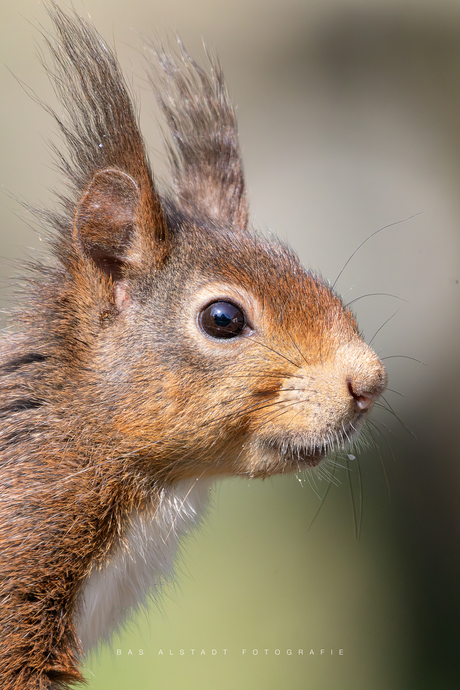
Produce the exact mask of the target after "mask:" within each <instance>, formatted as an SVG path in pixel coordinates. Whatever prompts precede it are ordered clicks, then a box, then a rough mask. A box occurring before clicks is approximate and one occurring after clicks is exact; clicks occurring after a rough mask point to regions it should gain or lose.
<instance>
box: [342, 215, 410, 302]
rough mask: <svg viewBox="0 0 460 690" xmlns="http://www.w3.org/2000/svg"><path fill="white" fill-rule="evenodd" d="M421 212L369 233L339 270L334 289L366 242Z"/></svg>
mask: <svg viewBox="0 0 460 690" xmlns="http://www.w3.org/2000/svg"><path fill="white" fill-rule="evenodd" d="M420 214H421V211H419V212H418V213H414V214H413V215H412V216H408V217H407V218H403V219H402V220H397V221H395V222H394V223H388V225H384V226H383V228H379V229H378V230H376V231H375V232H373V233H372V234H371V235H369V236H368V237H366V239H365V240H363V241H362V242H361V244H359V245H358V246H357V247H356V249H355V251H354V252H353V253H352V254H351V256H350V257H349V258H348V259H347V261H346V262H345V263H344V265H343V268H342V270H341V271H340V272H339V275H338V276H337V278H336V279H335V280H334V282H333V284H332V289H334V288H335V286H336V285H337V282H338V280H339V278H340V276H341V275H342V273H343V272H344V270H345V269H346V267H347V266H348V264H349V263H350V261H351V260H352V258H353V257H354V256H355V254H356V253H357V252H358V251H359V250H360V249H361V247H362V246H363V245H365V244H366V242H369V240H370V239H372V238H373V237H375V235H378V234H379V232H382V231H383V230H387V229H388V228H392V227H394V226H395V225H400V224H401V223H405V222H406V221H408V220H412V218H416V217H417V216H419V215H420Z"/></svg>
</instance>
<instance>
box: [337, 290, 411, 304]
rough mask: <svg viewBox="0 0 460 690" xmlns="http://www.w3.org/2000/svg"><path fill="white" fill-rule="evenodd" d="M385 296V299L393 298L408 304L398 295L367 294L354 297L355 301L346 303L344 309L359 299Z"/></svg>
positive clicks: (385, 293) (383, 293)
mask: <svg viewBox="0 0 460 690" xmlns="http://www.w3.org/2000/svg"><path fill="white" fill-rule="evenodd" d="M379 295H380V296H385V297H394V299H399V300H401V302H406V303H407V304H409V300H407V299H404V298H403V297H399V296H398V295H392V294H391V293H390V292H368V293H367V295H361V296H360V297H355V299H352V300H351V302H347V303H346V305H345V306H346V307H349V306H351V305H352V304H354V303H355V302H358V301H359V300H360V299H364V298H365V297H377V296H379Z"/></svg>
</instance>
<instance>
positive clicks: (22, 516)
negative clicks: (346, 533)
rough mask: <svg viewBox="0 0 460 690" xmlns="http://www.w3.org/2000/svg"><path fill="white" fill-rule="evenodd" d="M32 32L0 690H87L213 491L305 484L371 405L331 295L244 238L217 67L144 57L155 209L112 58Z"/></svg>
mask: <svg viewBox="0 0 460 690" xmlns="http://www.w3.org/2000/svg"><path fill="white" fill-rule="evenodd" d="M48 11H49V12H50V15H51V17H52V20H53V22H54V28H55V34H54V35H53V36H51V37H48V38H47V44H48V49H49V50H50V52H51V55H52V59H53V64H54V67H53V68H52V71H51V73H52V77H53V81H54V86H55V89H56V91H57V94H58V96H59V98H60V100H61V103H62V109H63V115H62V116H60V115H58V114H56V113H54V112H52V111H51V110H50V109H49V110H50V112H51V113H52V115H53V117H54V120H55V122H56V123H57V127H58V128H59V130H60V132H61V134H62V137H63V140H64V142H65V145H66V149H65V152H64V153H62V152H60V153H59V152H58V153H57V157H58V163H59V168H60V171H61V172H62V174H63V176H64V177H65V180H66V183H67V188H66V189H67V191H66V194H65V195H63V196H60V206H59V208H58V210H53V211H46V212H45V211H42V212H40V213H41V218H42V219H43V218H44V219H45V221H46V222H47V223H48V224H49V225H50V226H51V227H52V228H53V232H54V234H53V237H52V239H51V244H52V256H53V259H52V261H48V262H47V263H39V262H36V263H35V264H34V266H33V267H32V272H31V277H30V278H29V279H28V291H27V295H26V299H25V301H24V304H23V305H22V306H21V307H20V308H18V309H17V310H16V311H15V312H14V313H13V314H12V315H11V324H12V325H11V328H10V329H9V330H8V331H6V332H5V333H4V334H3V335H2V338H1V341H0V343H1V344H0V388H1V404H0V453H1V464H0V467H1V508H0V554H1V556H0V558H1V566H0V602H1V605H0V621H1V628H0V629H1V634H0V680H1V683H0V685H1V687H2V688H3V689H4V690H13V689H17V690H19V688H20V689H21V690H39V689H40V690H45V689H52V688H66V687H70V684H72V685H73V684H74V683H75V682H78V681H82V682H83V681H84V678H83V675H82V672H81V659H82V655H83V654H84V653H85V652H87V651H88V650H89V649H91V648H92V647H94V646H95V645H96V644H98V642H99V640H108V639H110V636H111V635H112V633H113V631H114V630H115V629H117V628H118V627H119V626H120V625H122V624H123V622H124V621H125V620H126V619H127V617H128V616H129V615H130V612H132V611H133V609H135V608H136V607H138V606H139V605H140V604H141V603H142V602H143V601H144V600H145V599H146V597H148V595H149V592H151V590H152V588H154V587H158V586H159V585H161V582H162V581H163V580H164V579H165V578H168V577H170V575H171V573H172V569H173V560H174V554H175V552H176V549H177V547H178V542H179V540H180V539H181V536H182V535H184V534H185V533H186V532H187V531H188V530H189V529H190V527H191V526H192V525H194V524H196V523H197V522H198V521H199V519H200V516H201V515H202V514H203V511H204V509H205V506H206V502H207V495H208V491H209V486H210V484H211V483H212V481H214V480H215V479H216V478H219V477H224V476H237V477H246V478H256V477H260V478H265V477H269V476H271V475H275V474H280V473H286V472H298V471H302V470H304V469H308V468H312V467H315V466H317V465H318V464H319V463H320V462H321V461H322V460H323V459H324V458H325V457H326V456H327V455H328V454H329V453H331V452H334V451H337V450H340V449H342V448H344V447H346V446H347V445H348V444H350V443H351V442H352V441H353V439H355V438H356V437H357V435H358V433H359V431H360V429H361V427H362V426H363V424H364V422H365V420H366V418H367V416H368V414H369V412H370V411H371V409H372V406H373V403H374V402H375V400H376V399H377V398H378V397H379V396H380V395H381V394H382V392H383V391H384V390H385V387H386V383H387V374H386V371H385V368H384V366H383V364H382V362H381V361H380V360H379V358H378V357H377V355H376V354H375V353H374V352H373V350H372V349H371V348H370V347H369V346H368V345H367V344H366V343H365V342H364V340H363V337H362V336H361V334H360V331H359V328H358V325H357V322H356V318H355V316H354V315H353V313H352V312H351V310H350V309H349V308H348V307H347V306H345V305H344V303H343V302H342V300H341V299H340V297H339V296H338V295H337V294H336V293H335V291H334V290H333V289H332V288H331V287H330V285H329V284H328V283H327V282H326V281H325V280H324V279H323V278H321V277H320V276H318V275H315V274H314V273H313V272H312V271H310V270H307V269H305V268H303V267H302V265H301V263H300V261H299V259H298V258H297V256H296V255H295V253H294V252H293V251H292V250H291V249H289V248H288V247H287V246H285V245H284V244H283V243H281V242H280V241H277V240H275V239H273V238H271V239H266V238H264V237H263V236H261V235H260V234H258V233H257V232H255V231H254V230H253V229H251V227H250V224H249V211H248V201H247V194H246V188H245V183H244V177H243V167H242V162H241V158H240V151H239V145H238V139H237V126H236V119H235V113H234V110H233V107H232V105H231V102H230V99H229V95H228V91H227V88H226V85H225V82H224V80H223V76H222V71H221V68H220V66H219V64H218V62H217V60H216V59H215V58H210V60H211V69H210V70H209V73H208V72H206V71H204V70H203V69H202V68H201V67H199V66H198V65H197V64H195V62H194V61H193V60H192V59H191V58H190V57H189V56H188V54H187V53H186V52H185V49H183V48H181V51H180V53H181V54H180V55H179V57H174V56H170V55H167V54H165V53H164V52H163V51H161V50H160V51H159V53H158V59H159V67H158V66H157V68H156V70H155V72H154V76H152V83H153V84H154V86H155V89H156V90H158V91H159V102H160V105H161V109H162V112H163V114H164V116H165V119H166V122H167V124H168V127H169V131H170V139H169V143H167V150H168V157H169V162H170V168H171V177H172V185H171V188H170V189H169V190H166V191H165V192H162V193H161V194H160V193H159V191H158V189H157V187H156V186H155V183H154V181H153V177H152V172H151V168H150V165H149V162H148V159H147V154H146V146H145V144H144V141H143V138H142V135H141V133H140V131H139V127H138V119H137V113H136V111H135V109H134V107H133V104H132V101H131V98H130V95H129V89H128V88H127V85H126V82H125V81H124V79H123V76H122V74H121V70H120V67H119V65H118V63H117V60H116V58H115V55H114V53H113V52H112V50H111V49H110V48H109V47H107V44H106V43H105V41H104V40H103V39H102V38H101V36H100V35H99V34H98V33H97V32H96V30H95V29H94V28H93V27H92V25H90V24H88V23H87V22H86V21H85V20H83V19H81V18H79V17H78V16H77V15H76V14H67V13H66V12H64V11H63V10H61V9H60V8H59V7H58V6H57V5H56V4H55V3H54V2H53V3H52V4H51V5H49V6H48ZM152 69H154V68H152Z"/></svg>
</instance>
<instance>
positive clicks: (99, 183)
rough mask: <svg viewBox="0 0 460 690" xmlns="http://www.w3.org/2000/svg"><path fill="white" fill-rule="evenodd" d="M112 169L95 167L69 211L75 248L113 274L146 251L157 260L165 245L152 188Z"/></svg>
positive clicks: (139, 262) (141, 259) (141, 258)
mask: <svg viewBox="0 0 460 690" xmlns="http://www.w3.org/2000/svg"><path fill="white" fill-rule="evenodd" d="M148 187H149V189H148V190H147V192H144V194H142V192H141V187H140V186H139V185H138V184H137V183H136V181H135V180H134V179H133V178H132V177H131V176H130V175H128V174H127V173H125V172H123V171H121V170H118V169H117V168H106V169H105V170H101V171H99V172H97V173H96V174H95V175H94V176H93V178H92V180H91V182H90V184H89V185H88V187H87V188H86V190H85V191H84V193H83V195H82V197H81V199H80V201H79V203H78V206H77V210H76V213H75V221H74V241H75V243H76V245H77V248H78V249H79V251H80V253H81V254H83V256H84V257H89V258H90V259H92V260H93V262H94V263H95V264H96V265H97V266H99V268H100V269H101V270H103V271H104V272H105V273H107V274H109V275H111V276H112V277H113V278H114V279H115V280H117V279H119V278H120V277H121V275H122V272H123V267H125V266H138V267H140V266H141V265H142V263H144V261H145V259H146V255H148V257H149V259H150V264H152V263H154V264H155V263H158V262H159V261H160V260H161V259H162V258H163V257H164V253H165V250H166V246H165V240H166V235H167V226H166V221H165V218H164V216H163V213H162V211H161V206H160V203H159V200H158V198H157V197H156V194H155V191H154V189H153V187H152V186H151V185H148Z"/></svg>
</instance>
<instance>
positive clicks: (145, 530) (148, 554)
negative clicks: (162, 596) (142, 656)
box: [76, 479, 210, 652]
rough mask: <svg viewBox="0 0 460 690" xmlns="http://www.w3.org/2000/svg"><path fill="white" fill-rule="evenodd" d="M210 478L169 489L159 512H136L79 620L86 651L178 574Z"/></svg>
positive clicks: (88, 586)
mask: <svg viewBox="0 0 460 690" xmlns="http://www.w3.org/2000/svg"><path fill="white" fill-rule="evenodd" d="M209 485H210V481H209V480H203V479H200V480H198V479H191V480H190V479H189V480H184V481H182V482H179V483H178V484H176V485H175V486H174V487H171V488H170V489H167V490H164V491H163V493H162V495H161V500H160V503H159V505H158V507H157V508H156V509H155V511H152V510H149V511H146V512H145V513H135V514H133V515H132V518H131V522H130V526H129V528H128V530H127V532H126V534H125V535H124V541H123V543H120V544H119V545H118V547H117V548H116V549H115V551H114V552H112V553H111V554H110V556H109V558H108V559H107V562H106V563H105V564H104V565H103V566H102V568H100V569H99V568H98V569H96V568H95V569H94V570H93V571H92V572H91V574H90V576H89V578H88V580H87V581H86V583H85V584H84V586H83V590H82V592H81V594H80V601H79V606H78V607H77V610H78V615H77V619H76V628H77V634H78V636H79V638H80V640H81V643H82V647H83V650H84V651H85V652H87V651H89V650H90V649H91V648H92V647H95V646H96V645H97V644H98V642H99V641H101V640H105V641H107V640H108V639H109V638H110V636H111V635H112V633H113V632H114V631H115V630H116V629H117V628H119V627H120V626H121V625H123V623H124V622H125V621H126V619H127V618H128V617H129V616H130V615H131V613H132V612H133V611H134V610H136V609H137V608H138V607H139V606H140V605H141V604H142V603H144V602H145V600H146V598H147V597H148V595H149V594H154V592H155V589H157V588H158V587H159V586H160V585H161V584H162V582H164V581H165V580H166V579H167V578H168V577H170V576H171V574H172V572H173V563H174V556H175V554H176V551H177V547H178V545H179V540H180V538H181V537H182V536H183V535H185V534H186V533H187V531H188V528H189V527H190V526H192V525H194V524H196V523H197V522H198V520H199V519H200V518H201V516H202V514H203V511H204V509H205V506H206V503H207V497H208V489H209Z"/></svg>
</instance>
